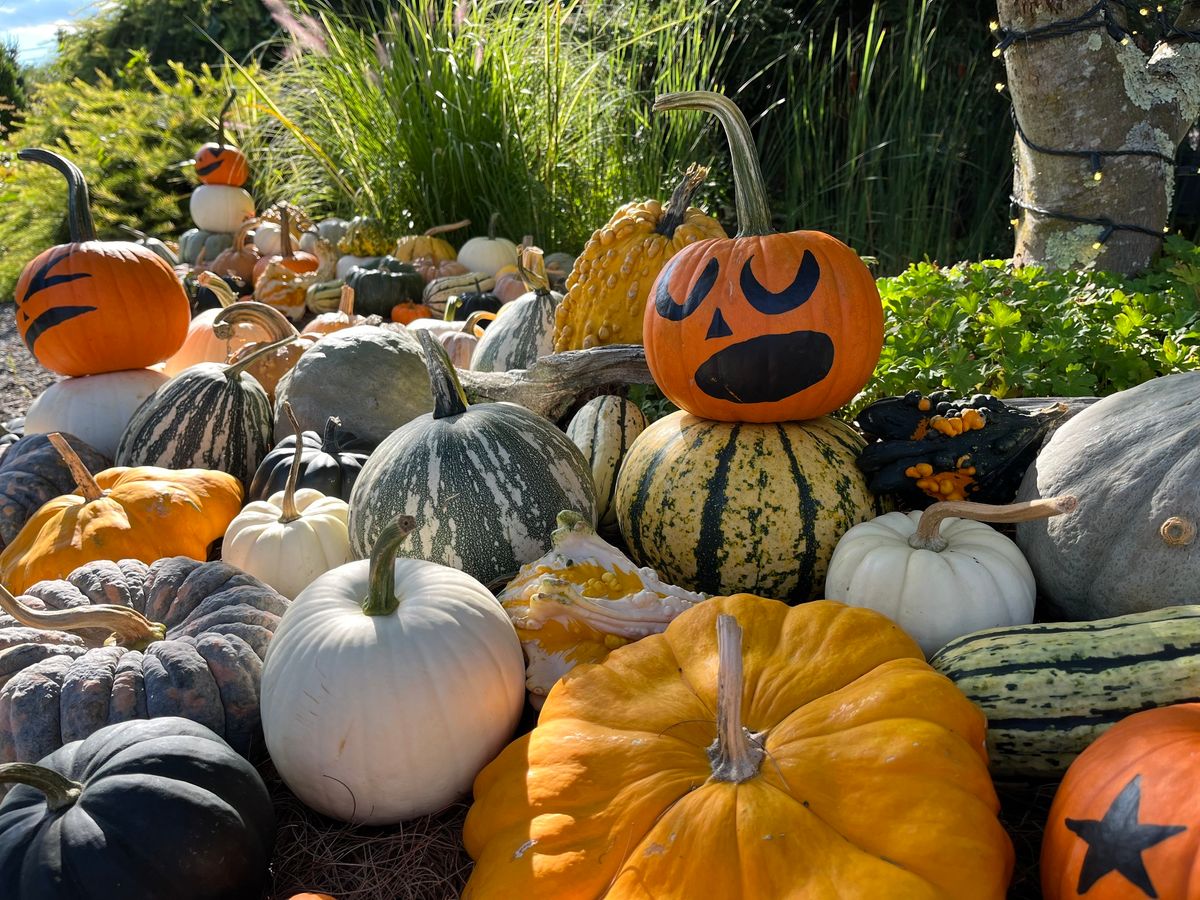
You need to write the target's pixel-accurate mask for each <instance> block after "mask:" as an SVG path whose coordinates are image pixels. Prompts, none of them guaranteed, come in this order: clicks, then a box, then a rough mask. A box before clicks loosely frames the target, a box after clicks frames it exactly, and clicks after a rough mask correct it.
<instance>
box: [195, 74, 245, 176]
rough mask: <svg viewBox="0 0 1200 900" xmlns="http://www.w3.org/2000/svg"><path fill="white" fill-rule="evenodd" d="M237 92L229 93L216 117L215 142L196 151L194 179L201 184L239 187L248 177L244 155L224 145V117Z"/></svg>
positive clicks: (235, 148)
mask: <svg viewBox="0 0 1200 900" xmlns="http://www.w3.org/2000/svg"><path fill="white" fill-rule="evenodd" d="M236 96H237V91H230V92H229V99H227V100H226V101H225V105H224V106H222V107H221V112H220V114H219V115H218V116H217V140H216V141H215V142H209V143H207V144H202V145H201V146H200V148H199V149H198V150H197V151H196V160H195V161H196V177H197V178H199V179H200V183H201V184H227V185H230V186H231V187H241V186H242V185H243V184H245V183H246V179H247V178H249V177H250V167H249V166H248V165H247V164H246V154H244V153H243V152H242V151H241V150H239V149H238V148H237V147H234V146H233V145H231V144H227V143H225V115H226V113H228V112H229V108H230V107H231V106H233V101H234V98H235V97H236Z"/></svg>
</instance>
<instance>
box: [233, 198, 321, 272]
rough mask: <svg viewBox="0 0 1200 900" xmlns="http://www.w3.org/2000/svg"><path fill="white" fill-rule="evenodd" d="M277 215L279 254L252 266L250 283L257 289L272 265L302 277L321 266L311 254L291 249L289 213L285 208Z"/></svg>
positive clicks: (260, 260)
mask: <svg viewBox="0 0 1200 900" xmlns="http://www.w3.org/2000/svg"><path fill="white" fill-rule="evenodd" d="M279 215H280V223H279V253H278V254H272V255H270V256H264V257H262V258H261V259H259V261H258V262H256V263H255V264H254V270H253V271H252V272H251V275H250V281H251V283H252V284H253V285H254V286H255V287H258V283H259V281H261V280H262V277H263V275H264V274H266V271H267V266H269V265H271V264H272V263H278V264H279V265H281V266H283V267H284V268H285V269H288V270H289V271H292V272H295V273H296V274H298V275H303V274H304V273H306V272H315V271H317V269H318V268H319V267H320V265H321V261H320V260H319V259H317V258H316V257H315V256H313V255H312V254H311V253H305V252H304V251H303V250H294V249H293V247H292V221H291V213H290V212H289V210H288V208H287V207H286V206H285V207H283V209H282V210H281V211H280V214H279Z"/></svg>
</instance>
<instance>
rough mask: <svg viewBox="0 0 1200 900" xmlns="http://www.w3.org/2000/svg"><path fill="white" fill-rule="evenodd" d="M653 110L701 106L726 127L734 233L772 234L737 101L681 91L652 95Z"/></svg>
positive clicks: (750, 139)
mask: <svg viewBox="0 0 1200 900" xmlns="http://www.w3.org/2000/svg"><path fill="white" fill-rule="evenodd" d="M653 109H654V111H655V112H660V111H662V110H664V109H702V110H704V111H705V112H710V113H712V114H713V115H714V116H716V117H717V120H718V121H719V122H720V123H721V127H722V128H724V129H725V139H726V141H728V143H729V156H730V159H731V161H732V163H733V186H734V195H735V197H734V199H735V201H736V205H737V217H738V232H737V237H748V236H750V235H755V234H774V233H775V229H773V228H772V227H771V207H770V204H768V203H767V187H766V184H765V183H764V182H763V175H762V168H761V167H760V166H759V164H758V151H757V150H756V149H755V147H754V137H753V136H752V135H751V134H750V125H749V123H748V122H747V121H746V117H745V116H744V115H742V111H741V110H740V109H738V106H737V104H736V103H734V102H733V101H732V100H730V99H729V98H728V97H726V96H725V95H724V94H717V93H714V92H712V91H682V92H680V93H677V94H662V95H661V96H658V97H655V98H654V107H653Z"/></svg>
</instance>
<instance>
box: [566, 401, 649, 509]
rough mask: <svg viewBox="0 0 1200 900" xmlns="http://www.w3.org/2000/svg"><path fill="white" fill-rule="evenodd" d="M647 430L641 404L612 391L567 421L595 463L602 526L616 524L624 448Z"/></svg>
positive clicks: (572, 435) (574, 437) (578, 443)
mask: <svg viewBox="0 0 1200 900" xmlns="http://www.w3.org/2000/svg"><path fill="white" fill-rule="evenodd" d="M645 430H646V417H645V416H644V415H643V414H642V410H641V408H640V407H639V406H638V405H637V404H636V403H634V402H633V401H631V400H628V399H626V398H625V397H616V396H613V395H611V394H609V395H605V396H601V397H594V398H592V399H591V400H589V401H588V402H587V403H585V404H584V405H583V406H581V407H580V408H579V412H577V413H575V415H574V416H572V418H571V421H570V423H568V425H567V437H569V438H570V439H571V440H572V441H574V442H575V446H576V447H578V448H579V449H580V450H581V451H583V458H584V459H586V460H587V461H588V465H590V466H591V467H592V480H593V481H595V482H596V515H597V517H598V520H599V524H598V526H597V527H599V528H601V529H610V528H614V527H615V526H616V524H617V509H616V507H615V506H614V505H613V497H614V496H616V493H617V472H618V471H619V470H620V468H621V460H623V459H624V458H625V451H626V450H628V449H629V447H630V445H631V444H633V441H634V439H635V438H636V437H637V436H638V435H639V434H641V433H642V432H643V431H645Z"/></svg>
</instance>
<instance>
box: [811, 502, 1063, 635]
mask: <svg viewBox="0 0 1200 900" xmlns="http://www.w3.org/2000/svg"><path fill="white" fill-rule="evenodd" d="M1075 505H1076V501H1075V498H1074V497H1057V498H1054V499H1052V500H1036V501H1033V502H1031V503H1014V504H1010V505H1008V506H989V505H987V504H983V503H968V502H957V501H956V502H947V503H935V504H933V505H932V506H930V507H929V508H928V509H926V510H925V511H924V512H916V511H914V512H908V513H902V512H892V513H887V514H885V515H882V516H879V517H878V518H875V519H872V520H871V521H869V522H861V523H859V524H858V525H855V526H854V527H853V528H851V529H850V530H849V531H847V532H846V533H845V534H844V535H843V536H842V539H841V540H840V541H838V544H837V547H836V548H834V551H833V557H832V558H831V559H830V561H829V570H828V573H827V574H826V576H825V597H826V599H829V600H839V601H841V602H842V603H846V604H849V605H850V606H863V607H866V608H868V609H873V610H875V611H876V612H880V613H883V614H884V615H885V616H887V617H888V618H890V619H891V620H892V621H893V622H895V623H896V624H897V625H899V626H900V627H901V628H903V629H904V630H905V631H906V632H908V634H909V635H910V636H911V637H912V638H913V639H915V640H916V642H917V643H918V644H920V645H921V649H922V650H924V651H925V655H926V656H930V655H932V654H933V653H934V652H935V651H937V650H938V649H940V648H941V647H943V646H945V645H946V644H947V643H949V642H950V641H952V640H954V639H955V638H957V637H961V636H962V635H964V634H970V633H971V632H973V631H980V630H982V629H984V628H995V627H998V626H1001V625H1028V624H1029V623H1030V622H1032V621H1033V606H1034V600H1035V598H1036V594H1037V590H1036V585H1035V584H1034V579H1033V572H1032V571H1031V570H1030V568H1029V563H1028V562H1026V560H1025V557H1024V556H1023V555H1022V554H1021V551H1020V549H1019V548H1018V547H1017V545H1016V544H1015V543H1013V542H1012V541H1011V540H1009V539H1008V538H1007V537H1005V536H1004V535H1002V534H1001V533H1000V532H998V531H996V530H995V529H994V528H991V527H989V526H987V525H984V524H983V521H989V522H1023V521H1028V520H1031V519H1040V518H1046V517H1048V516H1056V515H1059V514H1060V513H1064V512H1070V511H1071V510H1073V509H1074V508H1075Z"/></svg>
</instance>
